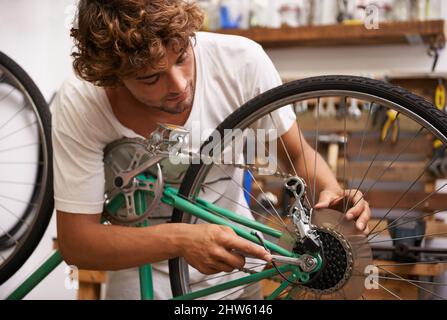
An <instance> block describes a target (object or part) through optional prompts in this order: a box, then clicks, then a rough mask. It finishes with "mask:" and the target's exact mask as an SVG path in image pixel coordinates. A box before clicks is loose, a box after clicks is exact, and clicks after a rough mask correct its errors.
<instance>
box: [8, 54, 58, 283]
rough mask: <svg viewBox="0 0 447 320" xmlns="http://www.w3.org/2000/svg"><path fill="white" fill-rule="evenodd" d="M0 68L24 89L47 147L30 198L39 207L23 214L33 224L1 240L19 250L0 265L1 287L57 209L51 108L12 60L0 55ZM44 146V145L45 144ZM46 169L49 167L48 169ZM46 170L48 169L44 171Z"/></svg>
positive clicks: (19, 227) (15, 228) (16, 228)
mask: <svg viewBox="0 0 447 320" xmlns="http://www.w3.org/2000/svg"><path fill="white" fill-rule="evenodd" d="M0 66H2V68H4V69H5V70H7V71H8V72H9V73H10V74H11V75H12V76H13V77H14V78H15V79H16V80H17V82H18V83H19V85H20V86H22V89H23V91H25V92H26V93H27V94H28V95H29V98H30V100H31V101H32V102H33V104H34V107H35V108H34V110H35V114H36V117H37V119H38V120H39V125H40V130H39V132H40V134H41V137H40V139H41V141H42V142H44V143H45V147H41V148H40V152H39V160H40V161H41V162H42V163H43V164H44V165H43V166H38V168H39V169H38V173H37V176H36V182H39V183H42V184H43V187H41V189H40V190H39V188H37V187H36V188H35V189H34V190H33V193H32V195H31V199H30V203H33V202H38V203H40V206H39V207H38V208H37V209H33V207H32V206H31V205H28V207H27V208H26V210H25V212H24V213H23V214H22V217H21V218H22V219H26V220H28V219H29V221H30V224H29V226H30V227H29V228H26V227H25V226H24V224H23V223H21V222H20V221H19V222H18V223H17V224H15V225H14V226H13V227H12V228H11V229H10V230H9V231H8V232H9V234H10V235H12V236H13V238H14V240H12V239H11V238H10V237H7V236H6V235H3V236H2V237H0V250H4V249H6V248H9V247H11V246H13V245H14V244H15V241H17V242H18V244H15V245H16V248H15V249H14V251H13V252H12V253H11V255H9V256H8V258H7V259H6V261H4V262H2V263H1V264H0V285H1V284H3V283H4V282H5V281H6V280H8V279H9V278H10V277H11V276H12V275H13V274H14V273H15V272H16V271H17V270H18V269H19V268H20V267H21V266H22V265H23V264H24V263H25V262H26V260H27V259H28V258H29V256H30V255H31V254H32V253H33V251H34V249H35V248H36V247H37V245H38V244H39V242H40V240H41V238H42V236H43V234H44V233H45V230H46V228H47V226H48V223H49V221H50V218H51V216H52V213H53V209H54V200H53V168H52V147H51V114H50V111H49V108H48V105H47V103H46V101H45V99H44V97H43V96H42V93H41V92H40V90H39V89H38V88H37V86H36V85H35V83H34V82H33V80H32V79H31V78H30V77H29V76H28V75H27V73H26V72H25V71H24V70H23V69H22V68H21V67H20V66H19V65H17V64H16V63H15V62H14V61H13V60H12V59H11V58H9V57H8V56H6V55H5V54H4V53H2V52H0ZM42 145H43V144H42ZM45 166H46V167H45ZM44 168H45V169H44Z"/></svg>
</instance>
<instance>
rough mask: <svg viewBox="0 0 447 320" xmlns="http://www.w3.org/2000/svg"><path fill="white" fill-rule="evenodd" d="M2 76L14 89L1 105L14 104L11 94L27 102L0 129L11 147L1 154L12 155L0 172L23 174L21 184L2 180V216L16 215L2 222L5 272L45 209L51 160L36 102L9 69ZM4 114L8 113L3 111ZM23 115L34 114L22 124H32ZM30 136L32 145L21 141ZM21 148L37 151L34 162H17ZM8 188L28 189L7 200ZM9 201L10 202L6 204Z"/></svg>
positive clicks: (0, 249) (0, 70)
mask: <svg viewBox="0 0 447 320" xmlns="http://www.w3.org/2000/svg"><path fill="white" fill-rule="evenodd" d="M0 73H1V75H2V76H1V79H2V81H1V83H0V84H2V85H5V86H6V85H9V86H10V87H12V89H10V90H9V91H7V92H6V94H5V93H4V90H2V96H1V97H0V103H2V104H3V105H5V104H7V103H8V102H10V103H14V101H8V98H9V97H11V96H12V94H18V95H20V96H22V97H23V100H24V103H23V105H22V106H21V109H18V111H17V112H14V113H12V114H11V113H10V114H9V115H8V116H7V118H6V119H7V120H6V121H5V122H2V124H1V125H0V129H2V128H3V129H5V130H4V131H3V134H0V142H1V140H3V142H7V143H8V144H9V146H7V147H4V148H2V150H1V151H3V153H4V154H5V153H8V152H9V151H11V153H12V154H11V153H9V154H8V155H6V156H5V155H4V157H2V160H3V161H1V162H0V165H1V166H2V167H3V169H2V170H0V171H3V172H4V173H5V172H7V171H8V170H14V169H17V167H21V168H22V170H23V171H19V170H17V171H16V172H17V173H19V174H17V176H18V179H22V180H17V181H6V180H5V179H1V180H3V181H2V182H3V188H2V195H1V196H2V203H3V205H1V207H2V209H3V210H2V211H3V213H5V212H6V215H8V214H9V215H13V216H14V219H15V221H6V223H5V221H3V222H2V226H1V232H0V233H1V234H2V235H1V237H0V243H1V244H0V254H1V259H0V269H1V270H3V269H4V268H5V266H7V265H8V263H10V261H11V260H13V259H14V258H15V255H16V254H17V252H19V250H20V248H22V246H23V245H24V244H26V238H27V236H28V234H29V233H30V232H31V231H32V228H33V225H34V223H35V222H36V219H37V216H38V213H39V212H40V210H41V208H42V205H43V199H44V192H43V191H44V190H46V187H47V184H48V175H49V158H48V145H47V142H46V139H45V133H44V132H45V131H44V126H43V123H42V120H41V118H40V115H39V111H38V109H37V106H36V104H35V102H34V100H33V98H32V97H31V96H30V94H29V93H28V91H27V90H26V89H25V87H24V86H23V85H22V83H21V82H20V81H19V80H18V78H17V77H16V76H15V75H14V74H13V73H11V72H10V71H9V70H8V69H6V68H5V67H3V66H0ZM16 107H17V106H15V105H12V106H9V108H10V109H15V108H16ZM2 110H5V109H4V108H3V109H2ZM24 113H26V114H27V115H28V116H30V115H31V114H32V116H31V117H32V119H31V121H30V122H29V123H28V124H25V125H23V121H25V120H28V121H29V119H25V116H24V115H23V114H24ZM2 118H3V117H2ZM3 119H5V118H3ZM14 123H15V124H14ZM17 123H18V124H17ZM14 126H17V127H18V128H14ZM11 127H12V129H11ZM33 127H37V129H36V130H33V129H32V128H33ZM31 130H33V131H31ZM35 131H37V132H38V134H37V135H36V134H35ZM30 133H32V135H33V136H34V137H35V139H36V141H32V139H31V141H30V140H29V139H28V140H25V141H21V139H26V138H29V137H30ZM11 138H15V139H17V140H14V141H12V142H11V141H8V139H11ZM17 145H18V146H17ZM34 146H37V147H34ZM21 148H23V149H26V148H34V154H33V153H32V151H29V152H30V153H31V157H32V158H31V159H26V158H25V159H23V158H22V159H17V158H16V157H17V156H20V153H19V154H17V153H16V154H15V153H14V151H16V150H19V151H20V149H21ZM5 159H9V161H5ZM8 167H9V169H8ZM5 168H6V169H5ZM11 168H12V169H11ZM32 168H35V172H34V176H27V173H29V172H31V173H33V172H32ZM21 172H22V173H23V174H22V175H20V173H21ZM16 178H17V177H16ZM25 178H27V180H25ZM30 178H31V179H30ZM11 180H13V179H11ZM30 180H34V181H30ZM9 184H11V185H14V184H16V185H22V186H27V187H28V188H27V189H22V190H20V189H14V188H9V191H10V192H11V193H12V194H19V195H15V196H8V195H5V190H8V189H5V187H4V186H5V185H9ZM21 196H23V198H19V197H21ZM7 201H10V202H9V203H5V202H7ZM11 202H16V203H17V202H18V203H22V204H23V205H24V209H23V211H24V212H22V213H17V212H14V211H15V210H14V209H9V208H8V205H10V203H11ZM22 208H23V206H22ZM15 209H16V208H15ZM9 220H10V219H9Z"/></svg>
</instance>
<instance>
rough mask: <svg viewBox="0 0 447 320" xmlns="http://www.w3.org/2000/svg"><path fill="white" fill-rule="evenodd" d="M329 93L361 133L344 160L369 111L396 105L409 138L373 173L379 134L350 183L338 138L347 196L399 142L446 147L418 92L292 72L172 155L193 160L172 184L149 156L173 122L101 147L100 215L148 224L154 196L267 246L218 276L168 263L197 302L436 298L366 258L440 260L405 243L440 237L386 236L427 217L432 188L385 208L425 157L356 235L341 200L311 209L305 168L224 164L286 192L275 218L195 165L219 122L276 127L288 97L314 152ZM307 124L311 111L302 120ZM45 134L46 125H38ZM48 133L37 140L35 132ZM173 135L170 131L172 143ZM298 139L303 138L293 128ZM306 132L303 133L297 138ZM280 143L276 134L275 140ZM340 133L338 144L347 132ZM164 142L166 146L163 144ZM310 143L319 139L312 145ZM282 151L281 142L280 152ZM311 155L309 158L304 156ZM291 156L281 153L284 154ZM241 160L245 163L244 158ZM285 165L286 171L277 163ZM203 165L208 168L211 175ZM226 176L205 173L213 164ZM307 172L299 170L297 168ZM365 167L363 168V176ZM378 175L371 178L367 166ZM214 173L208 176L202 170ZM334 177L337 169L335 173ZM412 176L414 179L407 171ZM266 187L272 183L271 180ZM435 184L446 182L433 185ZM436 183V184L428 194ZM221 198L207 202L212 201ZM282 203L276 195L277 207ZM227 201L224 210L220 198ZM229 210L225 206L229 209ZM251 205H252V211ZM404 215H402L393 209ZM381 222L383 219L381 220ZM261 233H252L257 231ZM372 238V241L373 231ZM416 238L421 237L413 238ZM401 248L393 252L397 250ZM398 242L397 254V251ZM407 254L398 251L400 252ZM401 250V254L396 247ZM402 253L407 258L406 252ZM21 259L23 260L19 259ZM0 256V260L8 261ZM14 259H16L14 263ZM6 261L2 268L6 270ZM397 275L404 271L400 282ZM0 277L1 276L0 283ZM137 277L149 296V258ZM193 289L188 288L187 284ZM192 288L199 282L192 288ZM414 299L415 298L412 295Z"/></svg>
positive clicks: (178, 284)
mask: <svg viewBox="0 0 447 320" xmlns="http://www.w3.org/2000/svg"><path fill="white" fill-rule="evenodd" d="M329 97H332V98H334V97H335V98H336V99H337V105H338V111H339V114H340V115H341V117H340V120H338V122H337V125H338V127H339V129H338V131H337V132H342V133H344V136H345V137H346V136H347V132H348V126H357V127H358V128H357V130H358V131H360V133H359V134H358V135H359V136H358V137H357V138H358V139H357V140H360V147H359V149H358V151H357V149H356V151H355V154H356V156H355V157H352V158H355V159H362V151H363V150H364V149H365V146H366V145H365V143H366V142H367V141H370V140H368V139H369V138H370V135H371V134H373V133H374V131H373V127H372V123H373V122H374V121H372V119H374V117H375V112H376V110H377V107H379V106H380V107H382V108H383V107H385V108H387V109H391V110H395V111H397V113H398V115H397V116H396V119H399V121H400V125H401V128H402V130H403V132H402V133H401V136H402V135H406V136H407V137H408V139H407V143H406V144H405V146H404V147H403V148H398V150H399V151H398V154H397V156H396V155H393V158H392V159H391V160H392V161H388V163H386V165H385V166H383V163H381V166H379V170H372V169H371V168H372V167H373V164H374V163H375V162H376V164H377V163H378V162H379V160H380V157H381V156H383V154H382V155H381V152H382V151H384V150H386V149H387V148H388V149H389V145H387V139H385V141H384V142H382V144H380V145H379V147H378V148H377V150H375V149H374V148H372V150H371V148H370V149H369V150H368V155H367V157H368V159H370V158H372V160H371V163H370V164H369V166H368V167H367V170H366V172H364V173H363V174H362V175H361V177H360V178H361V179H358V178H357V179H358V180H360V181H355V177H354V176H353V175H354V174H352V173H351V176H350V174H348V173H347V171H346V161H347V157H348V152H350V153H351V154H352V153H353V152H352V150H351V149H348V143H344V144H343V148H342V153H343V157H344V159H343V162H344V164H345V165H344V166H343V165H342V166H343V170H342V176H343V180H344V181H347V182H345V183H346V185H345V186H344V187H345V188H350V187H352V186H353V185H354V187H353V188H354V189H355V190H356V191H355V192H356V193H357V192H362V193H363V197H365V196H367V195H368V193H369V192H370V191H371V190H373V188H374V186H375V185H377V184H378V183H379V182H380V183H382V181H381V180H382V179H384V180H386V179H387V171H391V170H392V169H393V164H394V163H395V162H396V161H397V160H399V158H400V157H405V156H406V153H405V152H406V150H407V149H408V148H409V147H410V146H412V145H413V144H414V143H415V142H416V141H419V140H420V139H421V138H424V139H429V140H427V141H431V140H434V139H437V141H439V142H438V145H439V143H440V144H441V147H442V150H445V145H446V142H447V116H446V115H445V114H444V113H442V112H441V111H440V110H438V109H436V108H435V107H433V106H432V105H431V104H430V103H428V102H427V101H425V100H424V99H422V98H420V97H418V96H416V95H414V94H412V93H410V92H408V91H407V90H404V89H402V88H398V87H395V86H393V85H391V84H388V83H384V82H381V81H377V80H372V79H366V78H360V77H351V76H324V77H315V78H309V79H303V80H297V81H294V82H290V83H287V84H284V85H281V86H279V87H277V88H274V89H271V90H269V91H267V92H265V93H263V94H260V95H259V96H257V97H256V98H254V99H252V100H250V101H249V102H247V103H246V104H245V105H243V106H242V107H240V108H239V109H238V110H237V111H236V112H234V113H233V114H231V115H229V116H228V118H227V119H226V120H225V121H224V122H223V123H222V124H221V125H220V126H218V127H217V128H216V130H215V133H216V136H219V137H221V138H220V139H208V140H207V141H206V142H205V143H204V144H203V145H202V146H201V148H200V151H201V152H199V153H193V152H189V153H187V154H183V155H184V156H187V157H189V158H191V159H192V158H195V157H198V158H199V162H198V163H197V164H191V165H189V167H188V170H187V171H186V174H185V175H184V177H183V178H182V180H181V185H180V187H179V188H178V189H177V188H175V187H174V186H173V183H171V182H169V181H168V179H165V178H164V177H163V173H162V170H161V167H160V161H162V159H166V158H167V157H168V154H172V153H171V152H172V148H173V147H174V145H175V144H177V143H178V142H182V141H183V140H184V139H185V137H186V135H187V132H185V131H184V130H183V129H182V128H179V127H175V126H169V125H162V126H160V128H159V130H158V131H156V132H155V134H153V135H152V136H151V137H150V139H145V140H142V139H130V138H123V139H122V140H119V141H117V142H114V143H112V144H111V145H109V146H108V147H107V148H106V150H105V156H104V161H105V170H106V199H105V206H104V208H105V214H104V220H105V223H119V224H125V225H132V226H136V227H144V226H147V225H149V224H150V223H151V221H152V219H157V218H159V217H153V216H151V214H152V211H153V208H154V207H155V206H157V205H158V204H159V203H164V204H166V205H168V206H170V207H172V208H173V214H172V217H171V221H172V222H183V223H214V224H219V225H225V226H229V227H231V228H232V229H233V230H234V231H235V232H236V233H237V234H238V235H239V236H241V237H244V238H245V239H248V240H250V241H252V242H254V243H257V244H259V245H263V246H264V247H265V248H266V249H268V250H271V251H272V252H274V253H276V255H274V257H275V259H274V260H273V262H272V263H271V264H266V263H265V262H261V261H259V260H258V261H256V260H251V259H250V258H247V265H246V266H244V268H241V269H240V270H236V271H234V272H231V273H220V274H218V275H213V276H205V275H201V279H200V280H198V282H197V281H196V280H193V279H192V278H194V277H195V275H194V274H193V272H194V271H193V269H192V268H191V267H190V266H189V265H188V263H187V262H186V261H185V259H184V258H182V257H177V258H175V259H172V260H170V261H169V274H170V282H171V288H172V293H173V296H174V299H197V298H206V297H208V298H209V297H218V298H235V297H236V298H237V297H238V295H239V294H240V292H241V291H242V290H243V289H246V288H248V287H250V286H253V285H257V284H258V283H259V281H269V284H273V285H274V288H273V289H272V290H270V292H268V294H265V296H266V298H267V299H360V298H365V295H367V292H366V289H365V285H366V284H367V282H368V283H369V284H370V285H372V286H377V287H379V288H382V289H383V290H385V291H387V292H388V293H389V294H390V296H392V297H393V298H396V299H400V298H401V297H400V296H399V295H398V294H396V293H394V292H393V291H392V290H388V289H387V288H386V286H384V285H382V284H381V283H380V282H381V281H405V282H406V283H407V284H408V285H410V286H414V287H416V288H417V289H418V290H419V291H420V292H421V293H425V294H428V295H426V296H425V298H437V299H444V298H445V296H443V295H441V294H439V293H437V292H434V290H433V289H432V288H431V287H429V288H428V289H427V286H433V287H442V286H445V284H443V283H441V282H435V281H423V280H420V279H417V280H414V277H413V276H412V275H411V273H410V274H406V275H403V274H397V273H395V272H393V271H390V270H393V269H390V268H389V267H390V266H389V265H385V264H382V265H381V264H379V265H377V263H375V262H374V261H375V260H373V258H374V256H373V253H374V255H375V254H376V252H377V251H380V250H383V251H389V252H392V253H393V255H392V258H396V253H401V254H400V255H399V256H398V257H397V258H396V260H397V261H398V262H395V263H392V266H391V267H399V266H410V267H411V266H419V265H427V264H428V265H436V266H444V264H445V263H446V261H447V260H445V254H446V250H445V248H440V249H436V248H429V247H426V248H424V247H421V246H415V245H414V240H415V239H418V241H419V240H422V239H430V238H432V237H435V236H439V235H443V234H425V232H423V233H419V234H416V235H411V236H399V235H396V230H398V227H399V226H402V225H406V224H409V223H411V222H415V221H424V219H425V218H427V217H431V216H434V215H435V214H437V213H438V212H437V211H436V212H430V213H428V214H420V213H418V212H416V211H414V210H415V209H419V208H420V207H421V205H423V204H424V201H426V200H428V199H430V198H431V197H433V196H434V195H435V193H436V192H435V191H437V190H435V191H433V192H432V193H430V194H429V195H428V196H426V197H424V198H423V199H421V198H415V199H412V200H413V205H412V206H410V207H411V209H410V210H401V212H398V215H397V216H396V212H395V210H393V209H395V208H396V207H399V202H400V201H401V200H402V199H404V198H405V199H406V201H407V200H408V199H407V198H408V197H407V198H406V196H407V195H408V194H410V193H411V192H412V188H413V187H414V186H416V185H417V184H418V182H419V181H420V180H421V178H422V177H423V176H424V175H426V174H427V171H428V170H429V168H430V166H431V165H432V164H433V161H434V160H433V159H425V165H424V166H423V167H422V170H421V171H422V172H420V173H419V172H418V173H417V174H416V175H415V177H412V181H411V182H409V183H408V187H406V188H405V189H404V191H403V192H402V193H401V195H400V196H399V197H397V199H392V201H391V202H390V205H389V210H388V212H386V213H385V214H384V215H382V217H381V218H380V219H379V221H378V222H377V223H375V224H374V226H373V227H372V229H371V230H370V232H369V234H368V235H366V236H365V235H362V234H360V233H359V232H358V231H356V229H355V226H354V223H353V222H352V221H348V220H347V219H346V218H345V212H346V211H347V209H348V208H349V206H350V205H353V204H349V203H348V202H347V201H346V202H345V203H343V206H342V207H341V208H339V209H338V210H334V209H321V210H313V205H314V204H315V202H316V200H317V198H316V196H317V190H316V183H315V177H311V176H309V175H308V174H307V176H305V177H303V178H302V177H300V176H298V174H297V170H296V168H295V165H294V164H293V163H288V164H287V163H286V164H280V163H278V162H277V160H272V159H273V158H269V159H270V160H272V161H276V162H275V167H276V168H277V169H276V170H275V171H269V170H268V169H266V168H265V167H262V166H260V165H258V164H257V163H255V164H253V163H248V161H245V162H247V163H245V162H243V163H235V164H234V165H232V166H231V170H234V172H236V171H238V170H240V171H243V170H245V171H247V172H249V174H250V176H251V177H252V179H253V182H254V184H253V185H254V186H256V189H257V190H258V191H259V193H260V194H261V195H263V194H264V195H265V194H266V191H267V188H271V190H276V191H278V190H280V192H283V191H285V192H286V193H287V194H288V197H289V200H288V201H284V203H282V205H284V207H286V208H287V210H286V215H285V216H284V215H283V214H281V213H280V212H279V211H280V210H279V208H278V207H277V206H275V205H274V204H273V203H272V201H271V200H269V199H267V201H266V202H265V201H264V202H262V201H260V200H259V198H257V197H256V196H255V195H254V194H252V193H249V198H250V199H252V203H251V204H248V203H240V202H237V201H235V200H234V199H232V198H230V197H226V196H225V194H224V193H220V192H219V191H220V190H222V188H218V187H219V183H220V184H221V186H222V184H227V188H226V189H225V190H228V184H229V183H233V184H234V186H232V187H230V188H233V187H234V188H240V190H243V191H247V190H246V189H245V188H244V187H243V185H242V181H241V180H240V178H235V175H234V172H231V173H228V172H226V171H225V169H224V168H225V166H227V165H226V164H220V163H219V162H218V161H206V160H209V159H214V160H215V159H220V157H221V156H222V155H223V153H224V152H225V150H227V148H232V141H233V140H234V139H233V138H231V137H230V138H229V137H228V135H227V134H226V132H225V130H226V129H240V136H239V137H243V136H244V132H245V134H246V132H247V131H248V129H249V128H251V127H252V126H253V124H255V123H258V122H260V121H262V120H264V121H265V120H267V121H270V122H271V123H273V124H274V123H275V120H274V118H275V111H277V110H279V109H281V108H291V105H292V104H295V105H296V104H298V103H303V102H304V101H306V102H307V104H308V105H309V106H314V110H316V114H317V117H316V119H314V122H315V123H313V125H315V127H316V130H315V137H312V139H314V141H315V145H314V149H315V150H317V151H318V150H319V141H320V140H319V139H318V138H319V136H320V134H321V133H322V132H325V131H327V130H331V129H330V128H328V127H325V126H326V123H325V121H326V120H324V119H322V118H321V117H320V115H319V112H318V108H319V106H320V103H321V101H323V100H324V99H327V98H329ZM352 99H356V100H357V101H360V102H362V103H364V110H363V112H362V113H361V118H360V119H357V120H354V121H353V120H351V119H350V118H349V115H348V112H347V110H348V108H347V104H348V102H352ZM305 116H306V115H305V112H304V113H301V114H299V115H298V118H297V122H298V124H299V127H300V128H303V122H302V121H301V118H305ZM305 119H307V120H309V119H312V118H309V117H308V118H305ZM46 132H47V131H46ZM45 137H48V136H45ZM172 138H174V139H172ZM299 138H300V143H301V144H302V143H303V140H304V139H305V138H306V137H304V136H303V134H301V133H300V136H299ZM307 138H308V137H307ZM279 140H280V141H279V142H278V143H280V145H281V139H279ZM344 140H347V139H346V138H345V139H344ZM173 142H174V143H173ZM320 147H321V146H320ZM204 149H207V150H213V153H211V154H205V156H204V157H203V154H202V151H203V150H204ZM285 151H286V153H287V150H285ZM315 156H316V154H315ZM288 159H289V160H290V157H288ZM245 160H247V159H245ZM285 167H288V168H289V170H290V172H287V171H286V170H284V168H285ZM213 170H214V173H213ZM217 170H218V171H219V172H220V177H222V174H223V176H224V178H225V179H218V180H217V182H216V180H215V179H212V178H215V177H216V175H215V172H216V171H217ZM305 171H306V172H308V168H307V167H306V168H305ZM266 173H267V174H269V176H271V178H269V179H270V181H269V182H268V183H267V182H265V181H264V182H261V181H260V179H261V178H262V177H261V174H262V175H266ZM373 173H374V174H373ZM377 173H378V174H377ZM213 174H214V176H213ZM339 175H340V173H339ZM371 175H373V176H374V177H375V178H376V179H375V181H373V182H370V183H369V184H368V185H365V181H366V180H367V178H370V177H371ZM413 178H414V179H413ZM275 179H276V181H277V183H275V182H272V181H273V180H275ZM444 186H445V185H444ZM440 189H441V188H439V189H438V191H439V190H440ZM206 190H208V194H207V192H206ZM219 201H220V203H221V204H216V203H219ZM286 202H287V203H286ZM222 203H224V204H226V206H224V205H222ZM235 207H236V208H237V210H235V209H234V208H235ZM255 209H256V210H255ZM247 210H248V212H251V214H253V215H255V216H256V217H258V218H259V221H257V220H253V219H250V218H246V217H244V216H242V215H240V214H239V212H236V211H241V212H242V211H245V212H247ZM402 211H403V212H402ZM387 218H392V220H390V219H388V220H389V221H388V224H387V225H385V226H384V225H383V223H384V222H386V220H387ZM388 231H389V234H390V235H391V238H386V239H381V240H380V237H381V235H382V234H383V233H385V232H388ZM261 233H262V234H263V236H261V235H260V234H261ZM377 237H379V240H375V241H374V239H375V238H377ZM26 239H27V238H23V241H22V247H23V246H26V247H27V246H28V243H27V240H26ZM419 242H420V241H419ZM379 243H385V244H386V243H391V244H392V245H391V246H385V247H384V246H380V245H378V244H379ZM403 249H404V250H403ZM399 250H400V251H399ZM405 250H406V251H405ZM404 251H405V252H404ZM409 252H410V253H411V254H408V253H409ZM22 260H26V259H24V258H23V257H22V259H21V260H20V261H22ZM61 262H62V257H61V255H60V253H59V252H57V251H56V252H55V253H54V254H53V255H52V257H51V258H50V259H49V260H48V261H47V262H46V263H44V264H43V265H42V266H41V267H40V268H39V269H38V270H37V271H36V272H35V273H34V274H33V275H31V276H30V277H29V278H28V279H27V280H26V281H25V282H24V283H23V284H22V285H21V286H19V288H18V289H16V290H15V291H14V292H13V293H12V294H11V295H10V296H9V297H8V298H9V299H20V298H23V297H24V296H25V295H26V294H27V293H28V292H29V291H30V290H31V289H32V288H33V287H34V286H35V285H36V284H37V283H39V282H40V281H41V280H42V279H43V278H45V276H46V275H48V274H49V273H50V272H51V271H52V270H53V269H54V268H55V267H56V266H57V265H58V264H59V263H61ZM4 265H5V261H3V263H2V265H1V266H0V271H1V272H2V273H1V274H2V280H3V281H4V280H5V278H7V276H6V277H5V276H4V275H3V269H2V268H6V267H8V268H10V266H9V265H8V263H6V265H5V266H4ZM371 266H372V267H375V268H376V271H377V272H378V273H377V274H375V275H374V274H371V273H370V268H369V267H371ZM16 267H17V266H16ZM11 268H12V267H11ZM405 277H407V278H408V279H407V278H405ZM213 281H214V282H216V284H215V285H210V286H207V287H206V288H201V285H202V284H203V283H204V282H208V283H209V282H213ZM0 283H1V282H0ZM140 285H141V297H142V299H152V298H153V296H154V292H153V284H152V279H151V266H150V265H146V266H142V267H140ZM195 288H196V289H195ZM197 288H199V289H197ZM420 298H424V296H420Z"/></svg>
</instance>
